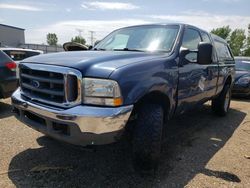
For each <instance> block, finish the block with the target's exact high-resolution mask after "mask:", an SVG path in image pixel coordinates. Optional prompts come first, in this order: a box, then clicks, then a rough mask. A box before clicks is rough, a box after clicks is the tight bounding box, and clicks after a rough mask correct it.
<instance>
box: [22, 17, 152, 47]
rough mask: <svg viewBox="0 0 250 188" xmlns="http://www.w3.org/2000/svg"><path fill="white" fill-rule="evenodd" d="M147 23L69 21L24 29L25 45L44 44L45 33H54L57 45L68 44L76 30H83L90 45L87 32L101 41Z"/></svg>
mask: <svg viewBox="0 0 250 188" xmlns="http://www.w3.org/2000/svg"><path fill="white" fill-rule="evenodd" d="M146 23H149V22H148V21H145V20H142V19H121V20H69V21H63V22H57V23H55V24H51V25H47V26H41V28H36V29H28V28H27V29H26V31H25V38H26V43H38V44H41V43H46V35H47V33H56V34H57V37H58V40H59V43H60V44H63V43H64V42H68V41H70V40H71V38H72V37H74V36H76V35H78V34H79V33H78V32H77V29H81V30H83V33H82V36H83V37H84V38H85V39H86V40H87V43H90V33H89V31H95V33H94V37H95V39H102V38H103V37H105V36H106V35H107V34H108V33H110V32H111V31H113V30H115V29H118V28H121V27H126V26H130V25H139V24H146Z"/></svg>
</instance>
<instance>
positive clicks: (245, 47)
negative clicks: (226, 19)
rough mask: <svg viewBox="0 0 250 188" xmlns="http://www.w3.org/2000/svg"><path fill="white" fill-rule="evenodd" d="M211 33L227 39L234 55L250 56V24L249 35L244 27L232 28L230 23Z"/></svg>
mask: <svg viewBox="0 0 250 188" xmlns="http://www.w3.org/2000/svg"><path fill="white" fill-rule="evenodd" d="M211 33H213V34H215V35H218V36H220V37H221V38H223V39H225V40H226V41H227V42H228V44H229V45H230V47H231V49H232V52H233V55H234V56H250V24H249V25H248V32H247V35H246V34H245V30H244V29H234V30H232V29H231V28H230V27H229V26H228V25H227V26H223V27H219V28H215V29H213V30H212V31H211Z"/></svg>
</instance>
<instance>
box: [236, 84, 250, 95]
mask: <svg viewBox="0 0 250 188" xmlns="http://www.w3.org/2000/svg"><path fill="white" fill-rule="evenodd" d="M232 94H233V96H239V97H241V96H242V97H245V96H250V84H247V85H242V84H238V83H235V84H234V86H233V89H232Z"/></svg>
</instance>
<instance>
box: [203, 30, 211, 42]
mask: <svg viewBox="0 0 250 188" xmlns="http://www.w3.org/2000/svg"><path fill="white" fill-rule="evenodd" d="M201 37H202V41H203V42H206V43H211V40H210V38H209V36H208V34H207V33H205V32H203V31H202V32H201Z"/></svg>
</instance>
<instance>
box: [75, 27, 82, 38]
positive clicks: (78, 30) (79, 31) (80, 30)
mask: <svg viewBox="0 0 250 188" xmlns="http://www.w3.org/2000/svg"><path fill="white" fill-rule="evenodd" d="M76 31H77V32H78V33H79V34H78V36H79V37H82V32H83V30H82V29H78V28H76Z"/></svg>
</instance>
